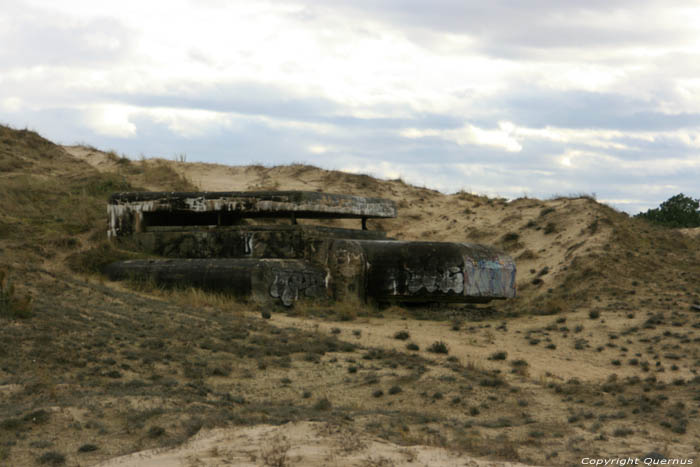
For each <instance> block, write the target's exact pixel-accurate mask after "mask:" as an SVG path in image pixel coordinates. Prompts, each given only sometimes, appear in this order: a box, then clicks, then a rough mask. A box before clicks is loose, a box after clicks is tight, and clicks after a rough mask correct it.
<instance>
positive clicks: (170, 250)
mask: <svg viewBox="0 0 700 467" xmlns="http://www.w3.org/2000/svg"><path fill="white" fill-rule="evenodd" d="M396 215H397V211H396V205H395V204H394V202H393V201H391V200H387V199H382V198H368V197H361V196H351V195H341V194H329V193H319V192H307V191H259V192H126V193H115V194H113V195H112V196H111V197H110V199H109V204H108V217H109V228H108V236H109V237H110V238H111V239H112V240H113V241H114V242H116V243H117V244H118V245H119V246H120V247H122V248H126V249H131V250H135V251H141V252H145V253H147V254H149V255H154V256H155V257H154V259H148V260H131V261H120V262H116V263H112V264H110V265H109V266H107V268H106V270H105V272H106V274H107V275H108V276H109V277H110V278H112V279H115V280H119V279H124V278H136V279H148V280H153V281H155V282H157V283H160V284H164V285H168V286H176V285H191V286H196V287H202V288H204V289H209V290H219V291H226V292H229V293H232V294H233V295H236V296H239V297H242V298H250V299H252V300H254V301H258V302H265V301H280V302H282V303H283V304H284V305H287V306H289V305H292V304H293V303H294V301H296V300H299V299H302V298H311V299H332V300H338V301H351V302H362V303H364V302H368V301H374V302H451V303H469V302H477V303H478V302H487V301H489V300H493V299H505V298H511V297H514V296H515V273H516V268H515V264H514V262H513V260H512V259H511V258H510V257H509V256H508V255H506V254H504V253H503V252H501V251H498V250H496V249H494V248H492V247H488V246H484V245H475V244H469V243H448V242H404V241H397V240H393V239H388V238H386V234H385V233H384V232H381V231H376V230H368V229H367V219H382V218H393V217H396ZM342 218H345V219H358V220H360V225H359V226H358V227H360V228H358V229H347V228H335V227H326V226H321V225H306V224H304V225H302V224H299V223H298V222H297V219H342ZM263 219H265V220H263ZM285 219H286V220H285Z"/></svg>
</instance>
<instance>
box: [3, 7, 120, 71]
mask: <svg viewBox="0 0 700 467" xmlns="http://www.w3.org/2000/svg"><path fill="white" fill-rule="evenodd" d="M0 21H2V22H4V23H5V26H4V27H3V28H2V29H1V30H0V41H1V42H2V43H3V44H4V46H3V47H2V48H0V69H5V70H7V69H12V68H15V67H29V66H37V65H44V66H46V65H60V66H71V65H104V64H113V62H114V61H115V60H118V59H120V58H123V57H125V56H126V55H127V54H128V52H129V50H130V48H131V46H132V40H131V39H130V37H131V35H132V34H133V32H132V31H129V29H128V28H127V27H126V26H124V25H123V24H121V23H120V22H119V21H117V20H115V19H113V18H92V19H90V20H77V19H75V18H72V17H70V16H67V15H66V14H64V13H62V12H59V11H46V10H39V9H35V8H33V7H30V6H27V5H25V4H22V3H20V2H10V3H9V4H8V5H7V7H5V6H4V7H3V9H2V10H0Z"/></svg>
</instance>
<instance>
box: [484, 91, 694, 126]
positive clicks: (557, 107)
mask: <svg viewBox="0 0 700 467" xmlns="http://www.w3.org/2000/svg"><path fill="white" fill-rule="evenodd" d="M514 88H517V86H514ZM482 104H483V105H489V106H493V107H496V108H499V109H501V112H502V114H501V118H508V119H510V120H512V121H514V122H516V123H517V124H519V125H522V126H527V127H532V128H542V127H546V126H548V125H549V126H556V127H560V128H579V129H581V128H591V129H615V130H621V131H625V130H630V131H666V130H675V129H681V128H694V127H698V126H700V113H678V114H665V113H662V112H660V111H658V110H657V109H658V108H659V107H660V104H661V102H660V101H657V100H652V101H648V100H644V99H638V98H632V97H627V96H623V95H621V94H614V93H604V92H590V91H580V90H572V91H557V90H544V89H537V88H532V89H529V90H524V91H510V92H508V93H506V94H504V95H501V96H498V97H496V98H495V99H493V100H492V101H490V102H489V101H487V102H483V103H482Z"/></svg>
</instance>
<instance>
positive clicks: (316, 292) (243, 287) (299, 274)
mask: <svg viewBox="0 0 700 467" xmlns="http://www.w3.org/2000/svg"><path fill="white" fill-rule="evenodd" d="M104 272H105V274H107V276H108V277H109V278H110V279H112V280H123V279H133V280H148V281H153V282H155V283H157V284H161V285H164V286H168V287H190V286H194V287H200V288H202V289H205V290H213V291H219V292H227V293H230V294H232V295H234V296H237V297H240V298H245V299H247V298H252V299H253V300H254V301H257V302H270V301H280V302H282V303H283V304H284V305H286V306H290V305H292V304H293V303H294V302H295V301H296V300H299V299H302V298H314V299H326V298H329V297H330V291H329V281H330V276H329V274H328V272H327V271H326V269H325V268H322V267H319V266H315V265H312V264H309V263H308V262H306V261H300V260H289V259H240V258H237V259H154V260H130V261H118V262H116V263H112V264H110V265H108V266H107V267H106V268H105V271H104Z"/></svg>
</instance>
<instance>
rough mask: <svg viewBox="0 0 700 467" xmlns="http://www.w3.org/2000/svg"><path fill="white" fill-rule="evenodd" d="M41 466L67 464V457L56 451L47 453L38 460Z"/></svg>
mask: <svg viewBox="0 0 700 467" xmlns="http://www.w3.org/2000/svg"><path fill="white" fill-rule="evenodd" d="M38 461H39V463H40V464H49V465H62V464H65V463H66V456H64V455H63V454H61V453H60V452H56V451H49V452H45V453H44V454H42V455H41V457H39V459H38Z"/></svg>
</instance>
